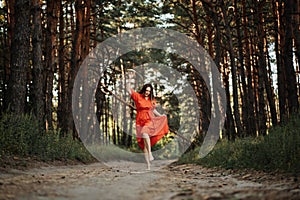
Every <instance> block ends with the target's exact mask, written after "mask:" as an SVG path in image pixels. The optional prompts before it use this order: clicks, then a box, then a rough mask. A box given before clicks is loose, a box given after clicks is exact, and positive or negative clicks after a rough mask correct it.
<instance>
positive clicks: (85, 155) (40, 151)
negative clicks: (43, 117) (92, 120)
mask: <svg viewBox="0 0 300 200" xmlns="http://www.w3.org/2000/svg"><path fill="white" fill-rule="evenodd" d="M61 135H62V134H61V133H60V132H59V131H49V132H47V133H45V132H40V131H39V126H38V122H37V120H35V118H34V117H33V116H32V115H15V114H3V116H2V118H1V120H0V144H1V146H0V158H4V157H8V156H20V157H34V158H36V159H38V160H42V161H53V160H79V161H82V162H89V161H92V160H94V158H93V157H92V156H91V155H90V154H89V152H88V151H87V150H86V148H85V147H84V146H83V144H82V143H81V142H80V141H78V140H74V139H73V138H72V136H71V134H68V136H66V137H62V136H61Z"/></svg>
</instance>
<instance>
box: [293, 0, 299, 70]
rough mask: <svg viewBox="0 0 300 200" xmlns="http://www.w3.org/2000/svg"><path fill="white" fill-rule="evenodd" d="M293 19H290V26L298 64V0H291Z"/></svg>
mask: <svg viewBox="0 0 300 200" xmlns="http://www.w3.org/2000/svg"><path fill="white" fill-rule="evenodd" d="M293 5H294V6H293V12H292V13H293V16H292V18H293V20H292V27H293V33H294V41H295V47H296V52H295V53H296V58H297V61H298V65H299V63H300V30H299V27H300V2H299V0H293Z"/></svg>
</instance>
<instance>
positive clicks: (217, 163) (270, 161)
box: [179, 117, 300, 173]
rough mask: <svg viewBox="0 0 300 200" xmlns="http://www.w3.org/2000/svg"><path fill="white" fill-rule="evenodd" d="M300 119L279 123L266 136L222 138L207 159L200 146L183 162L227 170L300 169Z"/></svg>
mask: <svg viewBox="0 0 300 200" xmlns="http://www.w3.org/2000/svg"><path fill="white" fill-rule="evenodd" d="M299 133H300V118H298V117H294V118H291V119H290V121H289V122H288V123H287V124H286V125H284V126H276V127H274V128H271V129H270V130H269V134H268V135H266V136H260V137H256V138H251V137H249V138H241V139H236V140H235V141H228V140H225V139H223V140H221V141H219V142H218V143H217V144H216V146H215V147H214V149H213V150H212V151H211V152H210V153H209V154H208V155H207V156H206V157H204V158H200V157H199V148H197V149H195V150H194V151H191V152H188V153H186V154H184V155H183V156H182V157H181V158H180V159H179V163H197V164H201V165H204V166H208V167H223V168H227V169H246V168H252V169H256V170H265V171H283V172H291V173H299V172H300V134H299Z"/></svg>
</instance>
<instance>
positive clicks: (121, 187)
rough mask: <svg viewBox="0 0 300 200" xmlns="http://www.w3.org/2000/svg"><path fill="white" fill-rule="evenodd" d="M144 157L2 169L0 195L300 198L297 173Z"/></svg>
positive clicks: (85, 199)
mask: <svg viewBox="0 0 300 200" xmlns="http://www.w3.org/2000/svg"><path fill="white" fill-rule="evenodd" d="M170 163H172V161H159V160H155V161H154V162H153V165H152V170H151V171H146V170H144V168H145V164H144V163H133V162H111V163H109V165H104V164H101V163H94V164H89V165H72V166H48V167H40V168H33V169H29V170H25V171H22V170H15V169H10V170H7V171H5V172H1V174H0V199H1V200H2V199H32V200H35V199H62V200H63V199H65V200H71V199H72V200H73V199H78V200H79V199H80V200H82V199H83V200H89V199H92V200H93V199H100V200H102V199H103V200H110V199H112V200H115V199H118V200H119V199H125V200H139V199H143V200H148V199H149V200H150V199H154V200H166V199H170V200H171V199H172V200H179V199H195V200H201V199H207V200H213V199H214V200H215V199H247V200H248V199H270V200H271V199H272V200H273V199H275V200H276V199H300V184H299V177H296V176H287V175H280V174H275V173H273V174H270V173H269V174H268V173H263V172H256V171H249V170H247V171H234V170H221V169H208V168H204V167H201V166H197V165H173V164H171V165H169V166H167V164H170Z"/></svg>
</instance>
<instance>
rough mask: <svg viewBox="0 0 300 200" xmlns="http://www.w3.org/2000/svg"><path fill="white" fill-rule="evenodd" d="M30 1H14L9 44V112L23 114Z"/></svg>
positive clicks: (28, 44) (27, 64)
mask: <svg viewBox="0 0 300 200" xmlns="http://www.w3.org/2000/svg"><path fill="white" fill-rule="evenodd" d="M30 6H31V5H30V0H16V1H15V5H14V10H15V13H14V19H15V26H14V30H13V31H12V32H13V36H12V43H11V51H10V52H11V59H10V61H11V73H10V77H9V82H8V92H9V95H8V96H7V97H8V102H9V104H10V105H9V108H10V111H12V112H14V113H17V114H22V113H25V105H26V93H27V92H26V91H27V86H26V83H27V71H28V70H29V49H30Z"/></svg>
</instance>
